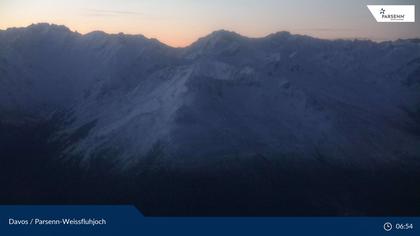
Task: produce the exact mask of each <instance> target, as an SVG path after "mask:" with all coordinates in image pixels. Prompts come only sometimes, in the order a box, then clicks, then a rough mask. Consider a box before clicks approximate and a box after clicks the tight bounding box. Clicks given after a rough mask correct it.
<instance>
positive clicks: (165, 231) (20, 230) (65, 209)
mask: <svg viewBox="0 0 420 236" xmlns="http://www.w3.org/2000/svg"><path fill="white" fill-rule="evenodd" d="M0 220H1V224H0V235H7V236H9V235H183V236H187V235H200V236H201V235H218V236H219V235H230V236H233V235H258V236H259V235H369V236H374V235H420V231H419V229H418V227H420V217H144V216H143V215H142V214H141V213H140V212H139V211H138V210H137V209H136V208H135V207H134V206H129V205H118V206H96V205H94V206H91V205H89V206H21V205H19V206H1V207H0Z"/></svg>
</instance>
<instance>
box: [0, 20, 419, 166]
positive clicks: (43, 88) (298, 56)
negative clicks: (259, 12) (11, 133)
mask: <svg viewBox="0 0 420 236" xmlns="http://www.w3.org/2000/svg"><path fill="white" fill-rule="evenodd" d="M419 88H420V44H419V43H418V42H417V41H415V40H399V41H394V42H382V43H376V42H372V41H358V40H355V41H348V40H335V41H329V40H320V39H316V38H311V37H307V36H299V35H291V34H289V33H288V32H279V33H275V34H272V35H269V36H267V37H264V38H247V37H243V36H241V35H238V34H236V33H234V32H229V31H223V30H221V31H216V32H213V33H211V34H210V35H208V36H206V37H204V38H201V39H199V40H198V41H197V42H195V43H193V44H192V45H191V46H189V47H185V48H172V47H169V46H166V45H164V44H162V43H160V42H159V41H157V40H154V39H147V38H145V37H143V36H140V35H125V34H112V35H110V34H106V33H103V32H92V33H88V34H85V35H81V34H79V33H75V32H72V31H70V30H69V29H68V28H66V27H64V26H58V25H49V24H35V25H31V26H29V27H26V28H11V29H7V30H5V31H0V120H1V121H2V122H3V123H4V124H11V123H12V124H14V123H22V122H36V121H39V120H50V119H58V118H57V117H58V116H57V114H60V115H59V119H60V122H61V123H62V124H61V125H60V127H59V128H58V129H57V130H56V131H55V134H54V136H53V139H54V138H55V139H62V140H66V138H68V137H73V138H71V142H70V141H68V142H66V146H65V147H64V148H63V150H62V151H61V153H60V156H61V157H68V158H71V156H78V157H79V158H81V159H82V160H83V161H85V162H87V163H88V162H89V160H91V159H92V158H95V157H97V156H99V155H101V154H103V153H104V152H105V153H111V151H112V153H114V154H115V155H111V156H110V157H109V158H114V159H116V161H117V162H119V163H121V164H122V165H125V164H126V163H131V162H132V161H136V160H139V159H141V158H142V157H143V156H147V155H148V153H150V152H153V151H156V149H159V152H162V154H164V155H165V156H166V157H168V158H176V157H183V158H217V157H222V156H226V155H228V156H230V155H234V156H248V155H253V154H262V155H266V156H277V155H280V154H282V155H283V154H290V155H296V156H303V157H308V158H309V157H313V156H314V154H316V153H323V154H325V155H328V156H330V158H333V160H334V161H339V162H347V161H348V162H352V163H359V164H361V163H364V164H365V165H370V164H372V163H375V164H377V163H387V162H389V161H392V160H395V159H398V160H401V159H405V158H408V159H410V158H412V157H416V159H418V158H420V157H419V153H420V139H419V136H420V124H419V121H420V110H419V109H420V90H419ZM76 136H77V138H76Z"/></svg>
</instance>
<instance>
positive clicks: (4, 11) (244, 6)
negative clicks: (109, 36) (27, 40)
mask: <svg viewBox="0 0 420 236" xmlns="http://www.w3.org/2000/svg"><path fill="white" fill-rule="evenodd" d="M368 4H394V5H396V4H417V7H416V16H417V18H418V17H419V16H420V15H419V14H418V13H419V6H418V5H420V0H380V1H377V0H345V1H344V0H342V1H339V0H89V1H88V0H72V1H70V0H36V1H35V0H0V29H6V28H9V27H21V26H28V25H30V24H31V23H40V22H48V23H55V24H63V25H66V26H68V27H69V28H70V29H72V30H74V31H78V32H80V33H88V32H90V31H93V30H102V31H105V32H108V33H119V32H124V33H128V34H143V35H145V36H146V37H149V38H157V39H159V40H160V41H162V42H164V43H166V44H169V45H171V46H186V45H189V44H190V43H192V42H193V41H195V40H197V39H198V38H199V37H202V36H205V35H207V34H209V33H210V32H212V31H214V30H218V29H226V30H232V31H235V32H238V33H240V34H242V35H245V36H249V37H261V36H265V35H267V34H270V33H274V32H278V31H283V30H286V31H290V32H292V33H298V34H307V35H311V36H315V37H320V38H329V39H331V38H369V39H372V40H379V41H382V40H394V39H398V38H414V37H419V38H420V19H416V20H417V21H416V23H377V22H376V21H375V20H374V18H373V16H372V15H371V14H370V12H369V10H368V9H367V7H366V5H368Z"/></svg>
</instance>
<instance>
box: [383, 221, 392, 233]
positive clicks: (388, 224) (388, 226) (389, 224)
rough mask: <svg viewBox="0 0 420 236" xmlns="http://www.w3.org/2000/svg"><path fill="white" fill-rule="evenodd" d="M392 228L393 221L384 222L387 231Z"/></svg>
mask: <svg viewBox="0 0 420 236" xmlns="http://www.w3.org/2000/svg"><path fill="white" fill-rule="evenodd" d="M391 229H392V224H391V223H389V222H386V223H385V224H384V230H385V231H391Z"/></svg>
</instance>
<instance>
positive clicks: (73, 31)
mask: <svg viewBox="0 0 420 236" xmlns="http://www.w3.org/2000/svg"><path fill="white" fill-rule="evenodd" d="M37 25H48V26H50V27H51V26H58V27H64V28H66V29H67V30H69V31H70V32H72V33H76V34H79V35H81V36H85V35H88V34H92V33H95V32H100V33H103V34H106V35H110V36H116V35H126V36H138V37H144V38H146V39H148V40H156V41H158V42H159V43H161V44H163V45H165V46H167V47H171V48H188V47H190V46H192V45H194V44H195V43H197V42H198V41H200V40H201V39H204V38H206V37H209V36H210V35H212V34H214V33H217V32H229V33H233V34H236V35H238V36H240V37H243V38H247V39H257V40H258V39H264V38H267V37H270V36H272V35H276V34H280V33H288V34H290V35H293V36H298V37H307V38H312V39H319V40H325V41H340V40H343V41H358V40H359V41H371V42H376V43H381V42H395V41H399V40H412V39H420V38H398V39H395V40H389V39H387V40H386V39H383V40H381V39H372V38H368V37H347V38H322V37H316V36H312V35H309V34H299V33H292V32H290V31H288V30H280V31H276V32H272V33H268V34H266V35H264V36H259V37H252V36H247V35H243V34H240V33H237V32H235V31H232V30H227V29H223V28H221V29H218V30H213V31H211V32H209V33H208V34H206V35H203V36H201V37H198V38H197V39H195V40H194V41H193V42H191V43H189V44H187V45H185V46H173V45H170V44H168V43H165V42H162V41H161V40H159V39H158V38H155V37H147V36H146V35H144V34H142V33H136V34H132V33H124V32H118V33H109V32H106V31H104V30H92V31H89V32H86V33H81V32H79V31H77V30H74V29H71V28H70V27H68V26H67V25H64V24H56V23H49V22H38V23H31V24H30V25H27V26H12V27H7V28H6V29H0V31H7V30H13V29H27V28H30V27H31V26H37Z"/></svg>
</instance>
